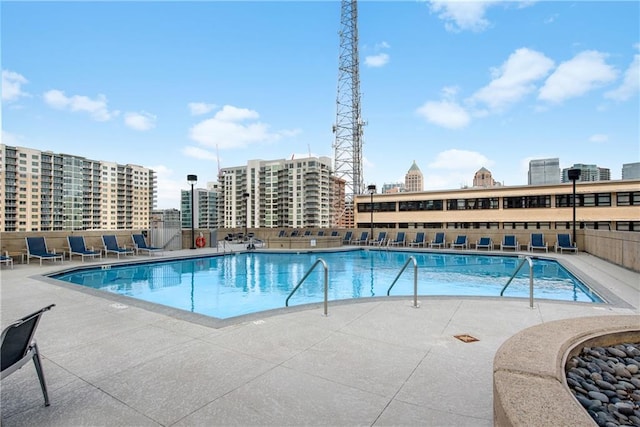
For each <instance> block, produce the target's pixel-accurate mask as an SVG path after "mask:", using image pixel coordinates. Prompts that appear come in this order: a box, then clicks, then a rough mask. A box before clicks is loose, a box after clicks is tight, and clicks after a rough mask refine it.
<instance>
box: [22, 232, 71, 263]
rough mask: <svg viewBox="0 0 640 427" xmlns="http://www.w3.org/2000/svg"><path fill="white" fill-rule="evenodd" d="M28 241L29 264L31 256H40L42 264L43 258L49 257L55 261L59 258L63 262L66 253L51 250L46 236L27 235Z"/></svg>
mask: <svg viewBox="0 0 640 427" xmlns="http://www.w3.org/2000/svg"><path fill="white" fill-rule="evenodd" d="M25 240H26V241H27V264H29V260H30V259H31V258H38V259H39V260H40V265H42V260H43V259H48V260H51V261H53V262H55V261H56V260H57V259H59V260H60V262H62V261H63V260H64V253H62V254H57V253H56V252H55V251H53V252H49V250H48V249H47V242H45V240H44V237H25Z"/></svg>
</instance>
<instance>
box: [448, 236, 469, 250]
mask: <svg viewBox="0 0 640 427" xmlns="http://www.w3.org/2000/svg"><path fill="white" fill-rule="evenodd" d="M449 246H450V247H451V248H452V249H455V248H460V249H467V236H466V235H465V234H459V235H458V236H456V240H454V241H453V242H451V245H449Z"/></svg>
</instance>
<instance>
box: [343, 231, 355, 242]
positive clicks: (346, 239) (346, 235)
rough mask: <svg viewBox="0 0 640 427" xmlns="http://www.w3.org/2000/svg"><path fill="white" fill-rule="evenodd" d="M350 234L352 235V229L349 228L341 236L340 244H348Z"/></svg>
mask: <svg viewBox="0 0 640 427" xmlns="http://www.w3.org/2000/svg"><path fill="white" fill-rule="evenodd" d="M352 236H353V231H351V230H349V231H347V232H346V233H344V237H343V238H342V244H343V245H350V244H351V237H352Z"/></svg>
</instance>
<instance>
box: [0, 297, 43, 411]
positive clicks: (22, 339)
mask: <svg viewBox="0 0 640 427" xmlns="http://www.w3.org/2000/svg"><path fill="white" fill-rule="evenodd" d="M53 307H55V304H51V305H49V306H47V307H44V308H41V309H40V310H38V311H36V312H35V313H31V314H29V315H28V316H25V317H23V318H22V319H20V320H16V321H15V322H13V323H11V324H10V325H9V326H7V327H6V328H5V329H4V330H3V331H2V335H1V336H0V362H1V363H0V364H1V365H2V366H1V367H0V379H4V378H6V377H8V376H9V375H11V374H12V373H14V372H16V371H17V370H18V369H20V368H22V367H23V366H24V365H26V364H27V363H29V362H30V361H32V360H33V364H34V365H35V366H36V373H37V374H38V380H40V388H41V389H42V394H43V395H44V406H49V394H48V393H47V383H46V382H45V380H44V372H43V371H42V361H41V360H40V352H39V351H38V344H36V340H35V338H34V335H35V333H36V328H37V327H38V323H40V317H42V314H43V313H44V312H45V311H49V310H51V308H53Z"/></svg>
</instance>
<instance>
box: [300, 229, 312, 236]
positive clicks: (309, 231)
mask: <svg viewBox="0 0 640 427" xmlns="http://www.w3.org/2000/svg"><path fill="white" fill-rule="evenodd" d="M309 236H311V230H305V232H304V234H303V235H302V237H309Z"/></svg>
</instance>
